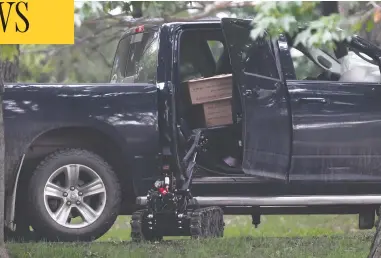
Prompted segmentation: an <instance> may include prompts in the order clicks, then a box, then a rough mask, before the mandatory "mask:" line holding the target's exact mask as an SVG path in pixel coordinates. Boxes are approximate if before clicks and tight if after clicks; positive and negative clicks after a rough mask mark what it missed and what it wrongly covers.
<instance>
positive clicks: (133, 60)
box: [111, 31, 159, 84]
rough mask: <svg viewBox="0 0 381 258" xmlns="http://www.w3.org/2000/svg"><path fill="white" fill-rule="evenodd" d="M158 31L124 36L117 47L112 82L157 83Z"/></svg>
mask: <svg viewBox="0 0 381 258" xmlns="http://www.w3.org/2000/svg"><path fill="white" fill-rule="evenodd" d="M158 34H159V33H158V32H157V31H148V32H140V33H135V34H130V35H127V36H125V37H123V38H122V39H121V40H120V42H119V44H118V47H117V49H116V53H115V58H114V63H113V67H112V71H111V83H152V84H154V83H156V74H157V60H158V51H159V35H158Z"/></svg>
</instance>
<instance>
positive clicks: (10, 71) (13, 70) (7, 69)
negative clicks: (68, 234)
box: [0, 45, 20, 258]
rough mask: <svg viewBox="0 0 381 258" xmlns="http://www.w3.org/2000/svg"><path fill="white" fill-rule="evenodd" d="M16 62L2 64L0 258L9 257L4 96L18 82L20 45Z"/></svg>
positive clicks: (0, 70)
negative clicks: (5, 83) (7, 89)
mask: <svg viewBox="0 0 381 258" xmlns="http://www.w3.org/2000/svg"><path fill="white" fill-rule="evenodd" d="M16 47H17V53H16V56H15V58H14V60H13V61H12V62H11V61H9V60H5V61H1V62H0V104H1V105H0V107H1V108H0V258H7V257H9V255H8V252H7V249H6V247H5V242H4V214H5V205H4V204H5V171H6V164H5V140H4V120H3V96H4V81H6V82H15V81H16V80H17V75H18V70H19V69H18V68H19V53H20V48H19V45H17V46H16Z"/></svg>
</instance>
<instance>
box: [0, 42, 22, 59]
mask: <svg viewBox="0 0 381 258" xmlns="http://www.w3.org/2000/svg"><path fill="white" fill-rule="evenodd" d="M17 55H18V51H17V47H16V46H15V45H0V60H2V61H4V60H9V61H13V60H14V59H15V57H16V56H17Z"/></svg>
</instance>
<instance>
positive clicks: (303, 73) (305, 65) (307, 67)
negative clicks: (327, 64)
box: [290, 47, 324, 80]
mask: <svg viewBox="0 0 381 258" xmlns="http://www.w3.org/2000/svg"><path fill="white" fill-rule="evenodd" d="M290 53H291V58H292V63H293V64H294V69H295V76H296V79H297V80H315V79H316V78H317V77H318V76H319V75H320V74H321V73H323V72H324V70H323V68H321V67H320V66H318V65H317V64H315V63H314V62H312V60H311V59H309V58H308V57H307V56H306V55H304V53H303V52H301V51H299V50H298V49H296V48H293V47H292V48H291V50H290Z"/></svg>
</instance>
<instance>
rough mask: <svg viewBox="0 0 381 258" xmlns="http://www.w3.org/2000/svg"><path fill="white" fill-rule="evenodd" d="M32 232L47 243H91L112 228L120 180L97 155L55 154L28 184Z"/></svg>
mask: <svg viewBox="0 0 381 258" xmlns="http://www.w3.org/2000/svg"><path fill="white" fill-rule="evenodd" d="M28 191H29V192H28V194H29V211H30V216H32V227H33V230H34V231H35V232H36V233H37V234H38V235H39V236H41V237H42V238H45V239H46V240H49V241H92V240H95V239H97V238H99V237H101V236H102V235H103V234H104V233H106V232H107V231H108V230H109V229H110V228H111V226H112V225H113V224H114V222H115V220H116V217H117V216H118V213H119V207H120V202H121V196H120V187H119V182H118V179H117V177H116V175H115V173H114V172H113V170H112V169H111V167H110V166H109V165H108V164H107V163H106V162H105V161H104V160H103V159H102V158H101V157H99V156H98V155H96V154H94V153H92V152H89V151H86V150H82V149H65V150H59V151H56V152H54V153H52V154H51V155H49V156H48V157H47V158H46V159H45V160H44V161H42V162H41V163H40V165H39V166H38V167H37V169H36V170H35V171H34V173H33V175H32V178H31V180H30V184H29V190H28Z"/></svg>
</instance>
